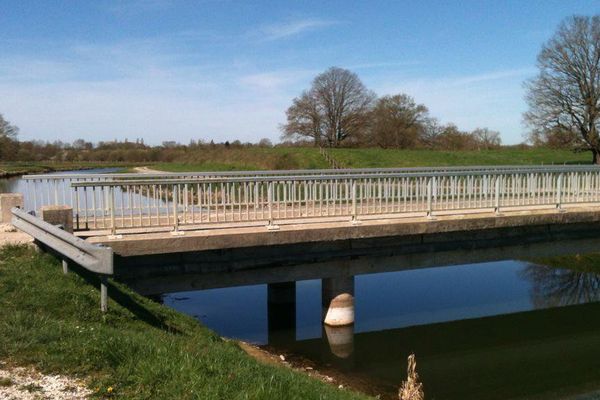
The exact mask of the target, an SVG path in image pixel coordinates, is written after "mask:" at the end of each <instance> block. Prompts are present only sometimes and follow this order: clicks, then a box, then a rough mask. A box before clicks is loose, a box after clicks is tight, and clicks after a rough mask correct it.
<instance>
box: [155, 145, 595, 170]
mask: <svg viewBox="0 0 600 400" xmlns="http://www.w3.org/2000/svg"><path fill="white" fill-rule="evenodd" d="M330 152H331V154H332V156H333V158H334V159H335V160H336V161H338V162H339V163H340V164H341V165H342V166H343V167H345V168H394V167H398V168H401V167H430V166H453V165H456V166H460V165H518V164H530V165H533V164H537V165H540V164H587V163H589V162H590V159H591V158H590V157H591V156H590V154H589V153H573V152H572V151H568V150H553V149H543V148H536V149H518V148H501V149H497V150H481V151H438V150H394V149H378V148H370V149H331V150H330ZM194 157H195V160H196V161H186V160H178V161H177V162H173V163H158V164H155V165H154V167H153V168H155V169H159V170H163V171H172V172H185V171H228V170H231V171H235V170H237V171H240V170H264V169H270V170H277V169H322V168H329V164H328V163H327V162H326V161H325V159H324V158H323V156H322V155H321V154H320V153H319V150H318V149H316V148H314V147H305V148H296V147H292V148H289V147H275V148H230V149H225V148H217V149H214V150H209V151H206V152H204V153H203V154H202V156H201V157H202V158H201V159H197V156H196V155H195V156H194Z"/></svg>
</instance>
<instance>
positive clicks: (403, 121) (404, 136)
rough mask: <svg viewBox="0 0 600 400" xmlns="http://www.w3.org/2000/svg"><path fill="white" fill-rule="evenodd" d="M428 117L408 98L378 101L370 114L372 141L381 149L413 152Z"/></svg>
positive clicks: (423, 109) (421, 106) (385, 97)
mask: <svg viewBox="0 0 600 400" xmlns="http://www.w3.org/2000/svg"><path fill="white" fill-rule="evenodd" d="M427 113H428V110H427V107H425V106H424V105H423V104H417V103H415V101H414V99H413V98H412V97H410V96H408V95H405V94H398V95H395V96H384V97H381V98H379V99H378V100H377V102H376V103H375V107H374V108H373V112H372V118H371V119H372V121H371V140H372V141H373V142H374V143H375V144H377V145H378V146H381V147H383V148H388V147H396V148H402V149H404V148H413V147H415V146H416V144H417V143H418V141H419V139H420V137H421V136H422V134H423V132H424V130H425V122H426V121H427Z"/></svg>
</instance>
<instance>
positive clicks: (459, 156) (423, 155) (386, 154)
mask: <svg viewBox="0 0 600 400" xmlns="http://www.w3.org/2000/svg"><path fill="white" fill-rule="evenodd" d="M331 154H332V155H333V157H334V158H335V159H336V160H337V161H338V162H340V163H341V164H342V165H344V167H347V168H390V167H435V166H453V165H511V164H512V165H520V164H538V165H539V164H589V163H590V161H591V155H590V154H589V153H574V152H572V151H569V150H554V149H544V148H535V149H518V148H510V147H508V148H500V149H496V150H480V151H477V150H474V151H459V150H456V151H438V150H435V151H434V150H393V149H385V150H384V149H332V150H331Z"/></svg>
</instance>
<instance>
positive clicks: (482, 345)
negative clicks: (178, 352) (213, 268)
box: [162, 261, 600, 399]
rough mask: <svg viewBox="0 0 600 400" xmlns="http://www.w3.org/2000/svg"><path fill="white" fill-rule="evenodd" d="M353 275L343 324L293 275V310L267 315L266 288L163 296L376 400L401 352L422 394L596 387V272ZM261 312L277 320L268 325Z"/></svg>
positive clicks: (536, 393)
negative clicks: (364, 387)
mask: <svg viewBox="0 0 600 400" xmlns="http://www.w3.org/2000/svg"><path fill="white" fill-rule="evenodd" d="M354 279H355V315H356V317H355V324H354V326H352V327H345V328H335V329H334V328H323V326H322V324H321V321H322V314H321V313H322V309H321V281H320V280H310V281H299V282H296V294H295V298H296V304H295V309H294V305H293V304H292V305H289V306H288V307H287V309H286V308H285V306H284V307H283V309H281V307H279V309H275V308H272V310H269V306H268V302H267V296H268V287H267V285H254V286H242V287H230V288H223V289H210V290H203V291H195V292H185V293H176V294H165V295H163V297H162V299H163V302H164V303H165V304H166V305H168V306H171V307H173V308H175V309H177V310H179V311H182V312H184V313H187V314H190V315H193V316H195V317H196V318H197V319H198V320H199V321H201V322H202V323H203V324H205V325H206V326H208V327H210V328H212V329H214V330H215V331H217V332H218V333H220V334H221V335H223V336H226V337H232V338H237V339H242V340H246V341H250V342H253V343H256V344H260V345H268V346H269V348H271V349H275V351H282V352H286V353H288V354H291V355H292V356H294V357H301V358H303V359H307V360H310V361H311V362H314V363H316V364H317V365H318V366H320V367H322V368H324V369H326V370H327V369H329V370H331V369H333V370H336V371H340V372H341V373H343V374H344V376H345V377H346V378H347V379H350V380H353V381H357V382H358V381H360V382H364V381H367V382H369V385H370V386H369V391H370V392H371V393H372V394H375V393H378V394H382V395H383V397H384V398H385V397H387V398H394V397H395V396H397V389H398V386H399V384H400V382H401V381H402V379H404V378H405V370H406V357H407V356H408V355H409V354H411V353H414V354H415V355H416V357H417V361H418V372H419V374H420V375H421V378H422V380H423V383H424V385H425V392H426V396H427V398H428V399H510V398H544V399H547V398H563V397H565V396H572V395H575V394H578V393H589V392H592V391H594V390H597V389H600V357H599V356H600V318H598V317H599V316H600V303H597V301H598V300H599V299H600V291H599V290H598V289H599V284H600V276H598V275H596V274H593V273H586V272H580V271H577V270H572V269H567V268H552V267H546V266H542V265H535V264H530V263H526V262H519V261H502V262H493V263H484V264H471V265H460V266H451V267H439V268H428V269H420V270H411V271H401V272H388V273H378V274H369V275H357V276H356V277H355V278H354ZM269 313H271V321H273V318H275V320H277V319H279V320H281V321H284V322H283V323H281V321H280V323H277V324H273V323H271V327H270V326H269V325H270V323H269V320H270V318H269ZM294 314H295V318H294ZM290 316H291V319H292V321H291V322H289V321H288V322H287V325H288V326H287V327H286V326H285V325H286V322H285V320H286V319H287V320H289V319H290ZM275 325H277V326H275ZM282 325H283V327H282ZM294 325H295V326H294ZM396 398H397V397H396Z"/></svg>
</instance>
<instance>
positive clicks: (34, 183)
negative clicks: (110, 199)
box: [23, 165, 599, 210]
mask: <svg viewBox="0 0 600 400" xmlns="http://www.w3.org/2000/svg"><path fill="white" fill-rule="evenodd" d="M555 167H559V168H561V169H563V170H565V171H566V170H568V171H581V170H589V169H590V168H591V169H598V168H599V167H596V166H591V165H568V166H549V165H546V166H544V165H528V166H523V165H501V166H458V167H413V168H361V169H314V170H313V169H308V170H276V171H217V172H183V173H179V172H162V173H122V174H119V173H109V174H89V173H87V174H38V175H25V176H23V179H24V180H25V183H26V188H25V202H26V204H25V208H26V209H33V210H37V209H39V208H40V207H42V206H44V205H52V204H63V205H70V206H72V207H73V208H75V206H76V204H75V196H74V193H73V191H72V190H71V186H72V184H74V183H80V182H104V181H108V182H113V181H123V180H139V179H153V180H157V181H160V180H167V179H216V178H235V177H248V178H258V177H264V176H274V177H275V176H276V177H281V176H290V177H293V176H325V175H327V176H331V175H365V174H401V173H432V172H490V171H504V172H519V171H544V170H547V168H555Z"/></svg>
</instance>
